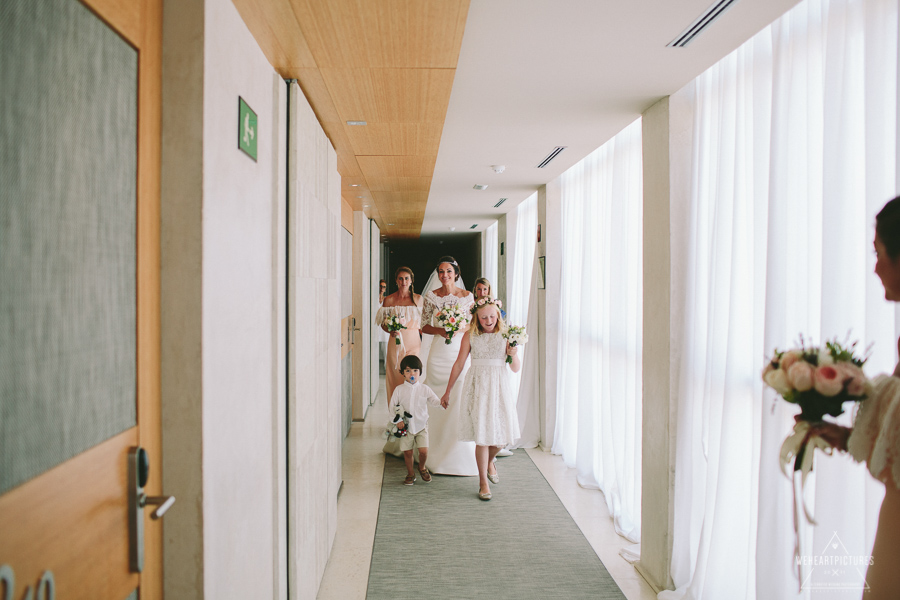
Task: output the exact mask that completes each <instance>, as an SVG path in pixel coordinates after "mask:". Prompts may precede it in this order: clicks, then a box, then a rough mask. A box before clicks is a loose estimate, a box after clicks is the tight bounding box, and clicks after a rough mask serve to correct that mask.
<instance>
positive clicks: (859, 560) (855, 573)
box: [796, 532, 872, 590]
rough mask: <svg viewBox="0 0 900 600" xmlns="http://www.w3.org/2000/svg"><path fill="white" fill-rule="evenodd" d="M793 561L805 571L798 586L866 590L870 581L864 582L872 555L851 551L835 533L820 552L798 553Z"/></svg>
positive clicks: (807, 588)
mask: <svg viewBox="0 0 900 600" xmlns="http://www.w3.org/2000/svg"><path fill="white" fill-rule="evenodd" d="M796 560H797V566H798V567H799V568H800V570H801V572H805V573H806V577H804V578H803V583H802V584H801V586H800V587H801V589H804V590H868V589H869V584H868V583H866V569H868V568H869V565H871V564H872V557H871V556H860V555H856V554H850V552H848V551H847V548H846V547H845V546H844V543H843V542H842V541H841V538H840V537H838V534H837V532H835V533H834V535H832V536H831V539H830V540H828V543H827V544H826V545H825V547H824V548H823V549H822V551H821V552H820V553H819V554H817V555H815V556H810V555H802V556H798V557H797V558H796Z"/></svg>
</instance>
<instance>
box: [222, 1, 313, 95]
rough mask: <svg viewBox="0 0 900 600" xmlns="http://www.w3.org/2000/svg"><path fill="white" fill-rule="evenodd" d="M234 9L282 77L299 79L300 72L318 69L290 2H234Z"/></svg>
mask: <svg viewBox="0 0 900 600" xmlns="http://www.w3.org/2000/svg"><path fill="white" fill-rule="evenodd" d="M234 6H235V8H236V9H237V11H238V13H239V14H240V15H241V18H242V19H243V20H244V23H245V24H246V25H247V28H248V29H249V30H250V32H251V33H252V34H253V37H254V38H255V39H256V42H257V43H258V44H259V47H260V49H262V51H263V54H265V55H266V58H267V59H269V64H271V65H272V67H273V68H274V69H275V71H276V72H277V73H278V74H279V75H281V76H282V77H284V78H285V79H296V78H297V72H298V71H299V70H300V69H303V68H315V67H316V61H315V59H314V58H313V54H312V52H311V51H310V48H309V45H308V44H307V43H306V38H305V37H304V36H303V34H302V32H301V30H300V25H299V23H298V22H297V15H296V14H295V12H294V9H293V8H292V7H291V2H290V0H234Z"/></svg>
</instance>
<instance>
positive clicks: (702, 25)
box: [666, 0, 737, 48]
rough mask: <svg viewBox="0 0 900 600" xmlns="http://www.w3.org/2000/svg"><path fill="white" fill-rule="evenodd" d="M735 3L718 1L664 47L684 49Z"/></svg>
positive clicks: (725, 0) (723, 0) (734, 0)
mask: <svg viewBox="0 0 900 600" xmlns="http://www.w3.org/2000/svg"><path fill="white" fill-rule="evenodd" d="M735 2H737V0H719V1H718V2H716V3H715V4H713V5H712V6H710V7H709V8H707V9H706V12H705V13H703V14H702V15H700V16H699V17H698V18H697V20H696V21H694V22H693V23H691V24H690V26H688V28H687V29H685V30H684V31H682V32H681V33H680V34H679V35H678V37H676V38H675V39H674V40H672V41H671V42H669V43H668V44H666V46H667V47H669V48H684V47H685V46H687V45H688V44H690V43H691V41H692V40H693V39H694V38H695V37H697V36H698V35H699V34H700V32H701V31H703V30H704V29H706V28H707V27H709V26H710V25H711V24H712V22H713V21H715V20H716V19H718V18H719V17H720V16H722V13H724V12H725V11H726V10H728V9H729V8H731V5H732V4H734V3H735Z"/></svg>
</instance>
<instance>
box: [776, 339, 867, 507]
mask: <svg viewBox="0 0 900 600" xmlns="http://www.w3.org/2000/svg"><path fill="white" fill-rule="evenodd" d="M855 351H856V342H853V343H852V344H850V345H849V346H848V345H847V344H846V342H845V343H844V344H840V343H839V342H837V341H836V340H835V341H830V342H825V345H824V346H821V347H819V346H807V345H806V343H805V342H804V340H803V338H802V337H801V339H800V347H799V348H792V349H790V350H786V351H784V352H780V351H778V350H777V349H776V350H775V353H774V355H773V356H772V358H771V360H769V362H768V363H767V364H766V367H765V368H764V369H763V372H762V378H763V381H764V382H765V383H766V385H768V386H769V387H771V388H773V389H774V390H775V391H776V392H778V393H779V394H780V395H781V397H782V398H784V399H785V401H787V402H790V403H791V404H796V405H798V406H799V407H800V414H799V415H798V416H797V417H796V421H797V423H796V425H794V433H793V434H791V435H789V436H788V437H787V439H785V440H784V443H783V444H782V445H781V470H782V471H783V472H784V474H785V475H786V476H788V477H789V478H790V477H791V476H790V474H789V473H788V471H787V469H786V467H787V466H788V465H789V464H791V462H792V461H793V471H795V472H796V471H800V472H801V484H800V489H801V491H802V489H803V485H804V484H805V482H806V476H807V475H808V474H809V472H810V471H812V467H813V455H814V452H815V449H816V448H818V449H820V450H822V451H823V452H825V454H829V455H830V454H831V453H832V452H833V450H834V447H833V446H832V444H831V442H829V441H828V440H827V439H826V438H825V437H824V436H822V435H820V429H819V428H820V427H821V426H822V425H823V424H824V421H825V415H830V416H832V417H836V416H838V415H840V414H842V413H843V412H844V403H845V402H862V401H863V400H865V399H866V397H867V396H868V395H869V394H870V393H871V383H870V382H869V380H868V379H867V378H866V375H865V373H863V370H862V366H863V365H864V364H865V362H866V360H867V359H868V356H863V357H860V356H857V355H856V354H855ZM804 511H805V512H806V517H807V520H808V521H809V522H810V523H815V521H814V520H813V518H812V517H811V516H810V514H809V511H808V510H806V507H805V506H804Z"/></svg>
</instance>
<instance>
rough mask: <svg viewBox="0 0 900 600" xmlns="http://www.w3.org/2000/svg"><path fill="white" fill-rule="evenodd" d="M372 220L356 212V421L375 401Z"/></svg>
mask: <svg viewBox="0 0 900 600" xmlns="http://www.w3.org/2000/svg"><path fill="white" fill-rule="evenodd" d="M370 237H371V232H370V231H369V219H368V218H367V217H366V215H365V213H364V212H362V211H354V213H353V317H354V318H355V319H356V324H355V325H354V326H353V328H354V331H353V335H354V339H353V420H354V421H362V420H364V419H365V418H366V411H368V410H369V404H370V403H371V400H372V390H371V386H370V385H369V380H370V378H371V370H372V360H371V356H370V355H371V343H372V342H371V336H372V319H373V318H374V314H373V313H372V303H371V298H372V296H371V290H372V269H371V265H370V260H369V256H370V254H371V251H372V242H371V240H370Z"/></svg>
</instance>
